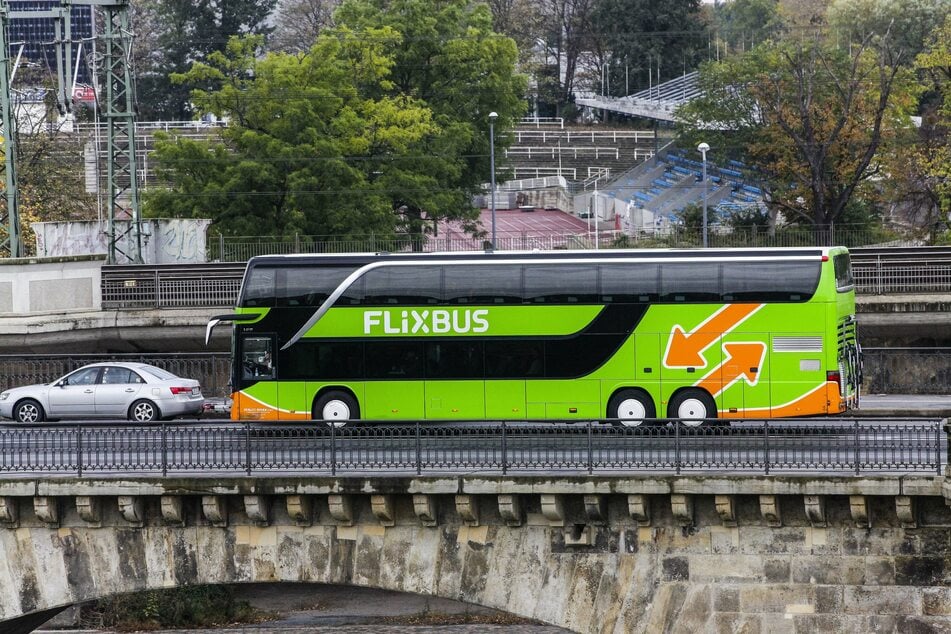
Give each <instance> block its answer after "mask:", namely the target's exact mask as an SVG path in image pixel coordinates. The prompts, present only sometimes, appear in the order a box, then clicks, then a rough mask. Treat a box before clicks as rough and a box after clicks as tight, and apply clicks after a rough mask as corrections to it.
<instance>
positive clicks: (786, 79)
mask: <svg viewBox="0 0 951 634" xmlns="http://www.w3.org/2000/svg"><path fill="white" fill-rule="evenodd" d="M878 44H879V46H878V47H873V46H871V43H870V41H869V40H866V42H864V43H862V44H859V45H855V46H853V47H851V48H849V47H845V46H842V47H839V46H836V45H835V43H834V42H829V41H826V40H824V39H823V38H821V37H820V36H818V35H817V36H815V37H808V38H801V39H800V38H796V39H790V40H787V41H783V42H779V43H771V42H767V43H765V44H763V45H760V46H757V47H756V48H754V49H753V50H752V51H750V52H748V53H746V54H744V55H739V56H735V57H731V58H729V59H727V60H726V61H724V62H720V63H713V64H709V65H706V66H705V67H704V69H703V71H702V73H701V84H702V86H703V88H704V89H705V92H706V94H705V96H704V97H703V98H701V99H698V100H697V101H695V102H693V103H691V104H689V105H687V106H684V107H683V108H682V109H681V110H680V117H681V122H682V126H683V127H682V131H683V133H684V137H685V139H687V140H688V141H687V142H690V143H695V142H696V141H697V140H700V139H703V140H706V141H707V142H708V143H709V144H710V145H711V146H712V147H713V148H714V150H715V151H719V152H721V156H722V155H723V154H722V152H724V151H727V150H728V151H729V152H728V153H729V154H730V155H731V156H742V157H745V159H746V160H747V161H749V162H750V163H752V165H754V166H755V167H756V168H758V169H759V171H760V173H761V175H762V176H763V177H764V179H765V181H766V182H765V186H766V189H767V194H768V200H769V202H770V204H771V205H772V207H773V209H774V211H780V212H782V213H783V215H784V217H785V218H786V219H787V220H789V221H793V222H804V223H806V224H810V225H812V226H814V227H815V228H816V230H817V234H818V233H821V234H823V235H825V234H826V232H827V231H828V229H829V228H830V227H831V226H832V225H833V224H834V223H838V222H840V221H841V220H842V219H843V218H844V214H846V212H847V211H848V210H849V208H850V201H851V200H852V197H853V196H854V195H856V193H857V192H859V191H861V193H862V195H866V196H873V195H875V189H874V188H872V187H871V186H870V185H869V183H870V180H871V179H874V178H876V177H878V176H880V174H881V171H882V162H881V160H880V157H879V152H881V151H885V152H886V153H887V151H889V150H890V148H891V147H892V144H893V143H894V141H895V139H896V137H897V135H898V134H899V132H900V131H901V130H904V129H907V127H908V126H909V120H908V115H909V114H910V113H911V112H913V111H914V108H915V106H916V104H917V97H918V94H919V90H918V88H917V84H916V83H915V81H914V77H913V75H912V74H911V72H910V71H909V70H908V69H907V67H904V66H902V64H901V59H900V57H899V56H897V55H893V53H894V52H893V51H892V50H891V49H890V48H889V47H888V46H887V44H888V41H887V37H886V38H883V39H880V40H878Z"/></svg>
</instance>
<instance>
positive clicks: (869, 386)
mask: <svg viewBox="0 0 951 634" xmlns="http://www.w3.org/2000/svg"><path fill="white" fill-rule="evenodd" d="M863 354H864V370H865V371H864V375H865V382H864V383H863V385H862V392H863V393H865V394H947V392H948V385H949V384H951V348H865V349H863ZM98 361H137V362H140V363H150V364H152V365H157V366H159V367H160V368H164V369H166V370H168V371H169V372H171V373H172V374H175V375H178V376H181V377H187V378H189V379H196V380H197V381H198V382H199V383H201V389H202V393H203V394H204V395H205V396H206V397H227V396H230V395H231V386H230V385H229V382H230V381H231V355H230V354H229V353H227V352H193V353H188V352H185V353H173V354H166V353H140V354H134V353H125V354H122V353H118V354H71V355H50V354H7V355H0V391H2V390H6V389H9V388H11V387H17V386H20V385H31V384H34V383H49V382H50V381H54V380H56V379H58V378H59V377H61V376H63V375H64V374H67V373H68V372H72V371H73V370H75V369H77V368H79V367H81V366H83V365H86V364H87V363H95V362H98Z"/></svg>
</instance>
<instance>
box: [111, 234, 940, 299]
mask: <svg viewBox="0 0 951 634" xmlns="http://www.w3.org/2000/svg"><path fill="white" fill-rule="evenodd" d="M587 239H588V236H577V235H562V236H544V237H541V236H538V237H533V236H527V235H520V236H503V237H500V238H499V239H498V240H497V242H498V243H499V244H500V246H501V245H504V246H505V247H506V249H507V250H534V249H539V250H553V249H574V248H578V247H580V246H586V241H587ZM310 244H312V245H314V246H317V243H310ZM334 244H335V245H337V246H339V247H341V248H340V251H341V252H343V251H347V252H349V251H350V250H351V249H348V248H347V247H351V246H355V245H354V244H349V243H346V242H336V243H334ZM467 244H469V238H459V239H456V238H451V237H446V238H440V239H437V240H433V241H431V242H429V243H428V245H429V246H432V247H438V249H437V250H439V251H462V250H464V247H465V246H466V245H467ZM257 246H260V243H257V244H250V243H249V244H241V243H238V242H229V243H228V246H227V249H228V250H230V252H231V253H237V252H241V251H246V253H245V254H244V255H246V256H247V257H250V256H251V255H253V254H254V253H253V252H254V251H256V250H257V249H256V248H255V247H257ZM304 246H305V244H304V243H299V244H297V247H298V249H297V252H306V249H304ZM379 246H384V245H383V243H382V242H381V243H380V244H379ZM225 249H226V247H225V245H224V243H223V242H222V245H221V250H222V251H224V250H225ZM384 250H385V249H384ZM286 252H293V251H292V250H288V251H286ZM313 252H315V253H317V252H330V251H319V250H316V249H315V251H313ZM244 268H245V265H244V264H243V263H211V264H193V265H189V266H180V265H164V264H159V265H121V266H104V267H103V268H102V281H101V284H102V307H103V308H104V309H106V310H109V309H134V308H184V307H213V306H234V304H235V302H236V300H237V297H238V291H239V289H240V287H241V278H242V276H243V275H244ZM853 275H854V278H855V289H856V292H857V293H859V294H867V295H875V294H884V293H891V294H901V293H924V292H927V293H951V260H948V261H945V260H940V259H938V260H932V259H928V260H908V259H901V260H896V261H892V260H890V259H889V258H888V257H886V256H878V257H876V258H872V259H868V260H863V259H861V258H856V259H855V261H854V263H853ZM883 280H887V282H885V281H883Z"/></svg>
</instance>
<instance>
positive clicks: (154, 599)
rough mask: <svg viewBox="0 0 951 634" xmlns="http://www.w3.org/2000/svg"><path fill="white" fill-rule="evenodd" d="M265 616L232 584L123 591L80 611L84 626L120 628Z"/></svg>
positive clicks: (202, 623)
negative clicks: (238, 594) (237, 596)
mask: <svg viewBox="0 0 951 634" xmlns="http://www.w3.org/2000/svg"><path fill="white" fill-rule="evenodd" d="M265 616H266V615H264V614H262V613H260V612H257V611H256V610H254V608H252V607H251V606H250V604H248V603H247V602H246V601H236V600H235V598H234V591H233V590H232V588H230V587H229V586H184V587H181V588H170V589H168V590H147V591H145V592H137V593H135V594H121V595H116V596H112V597H107V598H105V599H100V600H99V601H96V602H94V603H91V604H87V605H84V606H83V607H82V608H81V610H80V621H81V623H82V625H83V626H84V627H96V628H104V627H108V628H114V629H117V630H119V631H131V630H154V629H159V628H167V627H185V628H187V627H208V626H214V625H222V624H225V623H254V622H259V621H261V620H264V617H265Z"/></svg>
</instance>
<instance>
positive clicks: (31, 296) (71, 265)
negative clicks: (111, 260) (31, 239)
mask: <svg viewBox="0 0 951 634" xmlns="http://www.w3.org/2000/svg"><path fill="white" fill-rule="evenodd" d="M102 264H103V259H102V258H100V257H91V256H85V257H61V258H45V259H42V260H40V259H37V258H33V259H27V258H20V259H6V260H0V315H2V314H12V315H22V314H25V313H51V312H60V313H68V312H73V311H82V310H98V309H99V307H100V306H101V305H102V295H101V293H100V277H101V275H100V272H101V270H102Z"/></svg>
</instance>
